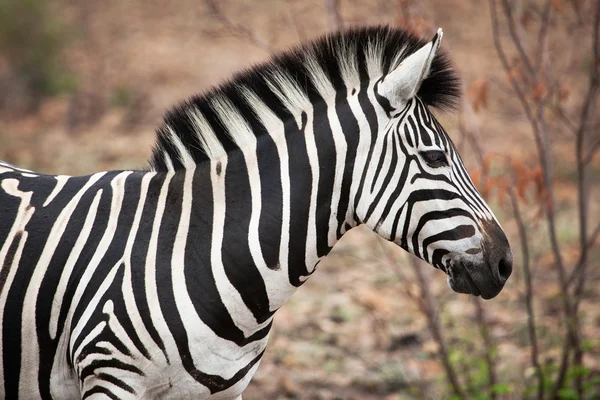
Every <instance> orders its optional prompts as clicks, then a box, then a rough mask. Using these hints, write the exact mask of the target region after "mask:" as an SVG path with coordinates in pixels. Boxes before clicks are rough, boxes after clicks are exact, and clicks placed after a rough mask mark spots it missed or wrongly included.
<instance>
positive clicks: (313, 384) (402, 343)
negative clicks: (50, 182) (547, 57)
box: [0, 0, 600, 400]
mask: <svg viewBox="0 0 600 400" xmlns="http://www.w3.org/2000/svg"><path fill="white" fill-rule="evenodd" d="M404 2H405V1H400V2H392V1H381V0H377V1H375V0H373V1H369V0H348V1H342V5H343V8H342V13H343V18H344V20H345V21H347V22H348V23H353V24H367V23H392V24H397V23H398V22H399V21H402V20H403V18H405V17H406V16H403V15H402V14H401V13H400V12H399V11H398V10H399V7H397V3H398V4H400V3H404ZM97 3H98V4H95V3H92V2H89V4H87V5H83V6H74V5H72V2H67V1H66V0H65V1H62V0H61V1H57V2H55V4H54V6H53V7H55V10H54V12H55V13H56V14H57V15H60V16H61V17H62V18H64V19H65V20H66V21H69V23H70V24H72V25H77V24H78V23H79V24H78V25H77V26H78V27H79V28H78V30H77V33H74V35H73V36H74V40H73V41H72V43H71V44H70V45H69V46H68V48H67V52H66V55H65V57H66V62H67V64H68V65H69V67H70V68H71V70H72V71H73V73H74V75H75V76H77V78H78V83H79V84H78V89H77V91H76V92H75V93H73V94H69V95H64V96H59V97H54V98H51V99H49V100H44V101H42V102H41V104H40V106H39V109H38V110H37V111H33V112H24V111H23V107H21V106H20V103H19V101H20V99H19V98H18V97H15V98H14V99H13V98H9V102H8V103H9V104H12V105H11V106H9V107H7V108H5V109H3V110H0V121H1V122H0V159H3V160H5V161H8V162H11V163H15V164H17V165H19V166H22V167H25V168H29V169H33V170H39V171H43V172H47V173H63V174H70V175H75V174H86V173H91V172H94V171H98V170H104V169H127V168H136V167H138V168H139V167H145V166H146V163H145V160H146V159H147V158H148V157H149V155H150V152H151V146H152V144H153V138H154V133H153V129H154V127H156V126H157V125H158V123H159V121H160V118H161V115H162V114H163V112H164V111H165V110H166V109H167V108H168V107H170V106H171V105H173V104H175V103H176V102H178V101H180V100H182V99H185V98H186V97H188V96H189V95H191V94H194V93H197V92H201V91H203V90H205V89H206V88H208V87H209V86H211V85H213V84H215V83H218V82H219V81H220V80H222V79H224V78H226V77H228V76H230V75H231V74H232V73H233V72H234V71H236V70H239V69H240V68H243V67H246V66H249V65H250V64H252V63H254V62H257V61H260V60H265V59H266V58H267V57H268V56H269V51H267V50H265V49H261V48H259V47H257V46H255V45H253V44H251V43H250V40H248V39H243V38H236V37H235V35H233V36H234V37H232V35H230V34H227V33H224V31H223V29H222V26H223V25H222V23H221V22H220V21H219V20H218V19H217V18H214V16H211V15H209V14H208V11H207V9H206V8H205V7H204V6H203V4H202V3H201V2H197V1H190V0H172V1H169V2H160V1H156V0H146V1H142V0H131V1H128V2H121V1H118V0H109V1H106V2H97ZM219 4H221V5H222V7H223V9H224V10H226V12H227V15H228V16H229V17H230V18H231V20H232V21H234V22H235V23H238V24H240V26H243V27H246V28H248V29H249V31H250V32H253V34H256V35H257V37H259V38H260V40H263V41H265V42H266V43H268V44H269V46H270V48H271V49H272V51H277V50H279V49H284V48H287V47H288V46H289V45H291V44H293V43H297V42H298V41H299V39H302V38H312V37H315V36H317V35H319V34H321V33H323V32H325V31H326V17H325V13H324V9H323V5H322V4H321V2H316V1H276V0H264V1H260V2H258V1H257V2H251V1H235V2H234V1H228V2H221V3H219ZM409 9H410V11H411V15H410V19H411V21H413V23H414V24H415V26H416V28H417V29H421V30H423V31H426V32H431V29H429V30H428V24H429V23H430V24H431V26H441V27H443V29H444V42H443V47H444V48H445V49H446V50H447V51H448V52H449V53H450V54H451V56H452V58H453V60H454V62H455V64H456V66H457V68H458V69H459V70H460V73H461V75H462V77H463V80H464V83H465V87H466V88H471V87H473V86H472V85H473V83H474V82H475V81H476V80H478V79H479V80H488V81H491V82H492V84H491V85H490V88H489V94H488V98H489V104H488V106H487V108H485V109H483V110H480V111H479V112H478V113H471V114H469V115H470V116H469V117H468V118H469V121H470V123H471V124H474V125H475V126H476V127H478V128H479V133H478V134H479V139H480V142H481V144H482V146H483V148H484V151H485V152H486V153H490V152H491V153H496V154H510V155H511V156H512V157H515V158H517V159H522V160H527V159H529V158H531V157H532V155H533V154H534V152H533V141H532V137H531V135H530V133H529V131H528V125H527V123H526V122H525V121H524V118H523V116H522V115H521V113H520V111H519V107H518V106H516V105H514V99H513V98H512V97H511V96H510V95H509V94H507V93H505V92H504V89H502V88H503V87H504V86H505V81H504V76H503V73H502V70H501V67H500V64H499V62H498V59H497V57H496V53H495V51H494V48H493V45H492V37H491V29H490V22H489V10H488V8H487V2H484V1H476V0H469V1H463V0H447V1H444V0H437V1H435V0H423V1H421V2H418V4H417V5H414V4H413V5H412V6H411V7H410V8H409ZM292 15H295V23H294V21H293V20H292V19H291V18H292V17H291V16H292ZM294 25H296V28H294ZM3 65H4V64H3V60H2V54H1V53H0V74H1V73H2V71H3ZM571 83H572V84H573V85H574V87H575V89H576V88H577V85H579V84H580V82H579V81H578V80H574V81H573V82H571ZM575 89H574V90H575ZM9 95H10V94H9ZM0 96H1V95H0ZM122 98H125V100H119V99H122ZM115 99H116V100H115ZM13 100H14V101H13ZM471 100H473V99H472V98H468V99H467V101H468V102H470V101H471ZM111 104H112V106H111ZM466 105H467V106H470V105H472V104H471V103H466ZM463 110H464V109H463ZM463 115H464V114H463ZM441 119H442V122H443V124H444V125H445V127H446V128H447V129H448V131H449V132H450V134H451V136H454V137H455V140H456V141H457V143H458V145H459V147H461V148H464V150H463V156H464V158H465V159H466V161H467V164H468V166H469V165H470V166H471V169H472V170H474V169H476V166H475V162H474V160H475V159H476V157H475V155H474V154H473V151H472V149H471V148H470V147H468V146H467V145H466V144H465V143H464V142H463V140H462V139H461V137H460V136H459V135H458V134H457V133H456V132H457V130H456V129H457V125H458V119H457V117H456V115H451V114H445V115H442V116H441ZM555 145H556V151H557V152H560V153H561V154H562V153H564V157H562V158H561V160H562V161H561V162H562V163H564V165H563V164H561V165H558V168H557V169H558V170H559V172H561V173H562V175H561V174H559V179H560V184H559V186H558V188H557V196H558V197H559V200H560V206H561V209H562V212H561V213H560V216H559V223H560V224H562V225H561V226H562V227H563V228H562V229H561V231H560V235H561V240H562V241H564V242H565V243H567V244H569V243H572V244H573V245H575V243H576V239H577V226H576V224H574V223H571V222H570V221H573V217H574V215H575V214H574V210H573V207H572V204H573V202H574V200H575V197H574V191H573V187H574V181H573V167H572V166H570V164H569V161H571V160H572V159H569V158H568V157H569V156H568V154H570V152H572V148H571V146H572V143H571V142H569V141H568V140H567V141H558V142H557V143H556V144H555ZM595 162H596V167H597V168H596V170H595V171H596V175H595V176H596V178H594V179H596V182H598V181H597V177H598V176H600V172H599V171H600V165H598V160H597V159H596V160H595ZM595 190H596V192H595V193H596V194H598V193H597V187H596V188H595ZM596 198H597V196H596ZM492 205H493V207H494V210H495V211H496V212H497V216H498V218H499V219H500V221H501V222H502V224H503V226H504V227H505V229H506V231H507V233H508V235H509V238H510V240H511V243H512V244H513V251H514V252H515V257H516V260H517V261H518V260H519V254H520V253H519V251H520V249H519V246H518V243H517V242H518V236H517V231H516V227H515V223H514V221H513V220H512V218H511V217H510V212H509V211H508V209H507V208H506V207H502V206H500V205H498V204H496V203H492ZM592 206H593V207H595V213H596V215H597V209H598V204H596V203H595V204H593V205H592ZM524 208H525V214H526V215H525V216H526V219H527V221H528V226H529V228H530V229H531V231H532V233H533V235H538V236H536V239H535V240H533V241H532V244H533V251H534V252H535V254H536V255H537V256H538V261H537V263H535V265H534V267H533V268H534V271H533V273H534V277H533V280H534V286H535V294H536V299H535V307H536V311H537V316H538V319H537V322H538V325H539V335H540V338H541V339H540V340H541V346H542V351H543V357H542V361H543V362H547V363H556V360H557V358H558V356H559V354H560V353H559V351H560V343H561V342H560V340H561V332H562V319H561V318H560V299H559V289H558V286H557V284H556V279H555V276H554V272H553V271H554V270H553V269H552V268H551V262H552V258H551V257H550V256H549V255H548V254H547V253H548V245H547V240H546V235H545V230H544V227H543V225H542V224H541V223H538V222H535V218H534V216H535V214H536V212H537V210H536V209H535V207H529V208H528V207H527V206H524ZM591 223H592V225H593V221H592V222H591ZM537 237H539V239H537ZM566 256H567V257H568V258H574V257H576V256H577V253H576V252H575V251H573V252H571V254H566ZM394 264H395V265H396V267H394V266H393V265H394ZM599 264H600V249H598V248H597V247H596V248H595V249H594V250H593V252H592V263H591V265H590V270H589V282H588V286H587V287H588V289H587V292H586V298H585V301H584V303H583V305H582V312H583V314H582V315H583V317H582V318H583V321H584V322H583V327H584V329H583V333H584V335H585V337H586V338H587V339H589V341H590V342H589V343H590V349H591V350H590V353H588V354H586V364H587V365H588V366H589V367H590V368H592V370H594V371H596V373H598V371H599V369H600V361H599V360H600V340H599V339H598V338H599V335H598V332H599V331H600V308H598V307H597V306H596V305H595V304H596V303H597V301H598V299H599V298H600V297H599V295H600V292H599V289H598V287H599V285H598V283H599V282H600V265H599ZM398 266H399V268H397V267H398ZM422 268H423V271H424V273H425V276H426V277H427V280H428V281H429V282H430V290H431V292H432V293H433V295H434V298H435V299H436V304H437V306H436V316H437V317H438V318H439V319H440V321H441V323H442V326H443V327H444V333H445V335H446V341H447V343H448V346H449V348H451V349H452V360H453V362H454V364H455V365H456V367H457V368H458V370H459V373H460V375H461V379H464V380H466V381H470V382H471V383H472V384H473V386H474V387H478V386H477V385H480V386H481V385H482V383H481V382H480V381H482V380H485V377H486V374H485V371H484V368H483V367H481V366H480V364H481V360H482V359H483V355H484V353H485V351H486V350H485V349H484V348H483V346H482V344H481V339H480V336H479V331H478V329H479V328H478V326H477V324H476V323H475V319H474V318H475V311H474V310H475V306H474V300H473V299H472V298H471V297H469V296H466V295H458V294H455V293H453V292H452V291H451V290H450V289H449V288H448V287H447V285H446V283H445V277H444V276H443V274H442V273H441V272H439V271H435V270H434V269H433V268H431V267H429V266H426V265H423V266H422ZM398 269H399V270H400V273H399V272H398ZM419 290H420V289H419V287H418V285H417V284H416V282H415V279H414V276H413V274H412V273H411V269H410V267H409V256H408V255H406V254H405V253H403V252H402V251H401V250H399V249H396V248H394V247H393V246H390V245H388V244H384V243H382V242H381V241H379V240H377V238H376V237H374V235H373V234H371V233H370V232H366V230H362V229H357V230H356V232H352V233H351V234H348V235H347V236H346V237H344V239H343V240H342V241H341V242H340V243H339V244H338V245H337V246H336V248H335V250H334V251H333V253H332V254H331V255H330V256H329V257H328V259H327V260H326V261H325V262H323V263H322V265H321V266H320V271H319V272H318V273H317V274H316V275H315V277H313V278H312V279H310V280H309V281H308V283H307V284H305V285H304V286H303V287H302V288H301V289H300V290H299V291H298V293H297V294H296V295H295V296H294V297H293V298H292V299H291V300H290V301H289V303H288V304H287V305H286V306H285V307H283V309H281V310H280V311H279V312H278V313H277V316H276V318H275V328H274V331H273V334H272V336H271V341H270V345H269V347H268V350H267V352H266V355H265V357H264V359H263V361H262V364H261V367H260V369H259V371H258V373H257V374H256V376H255V378H254V380H253V382H252V383H251V385H250V386H249V388H248V390H247V392H246V394H245V396H244V399H245V400H253V399H260V400H263V399H290V398H297V399H333V398H339V399H381V398H386V399H404V398H433V399H436V398H440V397H446V396H448V393H449V392H448V385H447V383H446V381H445V380H444V370H443V367H442V365H441V363H440V362H439V359H438V357H437V354H438V350H439V349H438V347H439V346H438V344H437V342H436V341H434V340H433V339H432V337H431V333H430V332H429V330H428V329H427V323H426V319H425V317H424V316H423V315H422V313H420V312H419V311H418V309H417V307H416V305H415V303H414V301H413V300H411V295H410V294H411V293H412V294H413V296H414V295H415V294H416V293H419ZM483 305H484V309H485V320H486V322H487V326H488V327H489V330H490V335H491V337H492V341H493V344H494V345H495V346H496V351H497V358H496V360H497V361H496V362H497V373H498V377H499V382H502V383H507V384H508V387H509V389H510V390H511V391H512V393H513V394H512V395H510V394H509V395H505V396H504V397H502V398H519V396H520V395H519V393H522V388H523V387H524V386H526V385H530V384H531V383H532V381H531V377H532V375H533V372H532V369H531V367H530V364H529V351H528V349H529V348H528V338H527V332H526V313H525V309H524V305H523V277H522V273H521V271H520V270H519V264H518V263H517V265H516V270H515V272H514V274H513V278H512V279H511V281H510V282H509V284H508V285H507V287H506V289H505V290H504V291H503V292H502V293H501V294H500V295H499V296H498V298H496V299H494V300H493V301H489V302H484V304H483ZM465 371H470V373H469V374H466V373H465ZM467 375H468V376H467ZM473 398H475V397H473Z"/></svg>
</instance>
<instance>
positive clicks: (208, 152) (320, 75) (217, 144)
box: [150, 26, 460, 170]
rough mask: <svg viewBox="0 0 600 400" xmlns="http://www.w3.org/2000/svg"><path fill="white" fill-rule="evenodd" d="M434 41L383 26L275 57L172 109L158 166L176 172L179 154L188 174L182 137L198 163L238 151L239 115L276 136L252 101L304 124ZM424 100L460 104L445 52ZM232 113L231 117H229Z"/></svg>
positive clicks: (157, 151) (423, 90) (160, 138)
mask: <svg viewBox="0 0 600 400" xmlns="http://www.w3.org/2000/svg"><path fill="white" fill-rule="evenodd" d="M426 43H427V40H424V39H422V38H420V37H418V36H416V35H414V34H413V33H410V32H408V31H406V30H403V29H398V28H391V27H386V26H378V27H366V28H355V29H350V30H345V31H341V32H337V33H332V34H329V35H326V36H323V37H321V38H319V39H316V40H314V41H312V42H309V43H307V44H304V45H301V46H298V47H296V48H293V49H291V50H288V51H285V52H283V53H280V54H278V55H275V56H273V57H272V58H271V60H270V61H268V62H265V63H262V64H258V65H256V66H254V67H252V68H250V69H247V70H246V71H243V72H241V73H238V74H237V75H234V77H233V78H232V79H230V80H229V81H227V82H225V83H222V84H221V85H219V86H217V87H214V88H212V89H209V90H208V91H206V92H205V93H203V94H200V95H196V96H194V97H192V98H191V99H189V100H188V101H186V102H184V103H182V104H180V105H178V106H177V107H175V108H173V109H172V110H171V111H169V112H168V113H167V114H166V116H165V118H164V123H163V125H162V126H161V127H160V128H159V129H158V131H157V142H156V145H155V148H154V153H153V156H152V158H151V160H150V164H151V167H152V169H155V170H166V169H167V168H170V167H171V166H170V165H169V166H167V164H168V162H167V160H166V159H165V158H164V156H165V154H166V155H170V156H171V157H170V158H171V161H172V162H173V163H174V165H173V166H172V167H174V168H175V169H184V168H186V165H185V163H182V162H180V160H182V154H181V150H182V148H181V147H179V148H174V146H173V143H176V144H179V142H178V141H177V140H175V141H174V140H173V138H174V136H176V137H177V138H178V139H180V140H181V143H182V145H183V148H185V149H187V151H188V153H189V155H190V157H191V158H192V159H193V160H194V161H195V162H196V163H199V162H202V161H206V160H209V159H214V158H216V157H220V156H223V155H224V154H225V153H226V152H227V151H229V149H231V148H232V146H233V147H239V145H238V143H236V142H237V141H238V140H239V139H241V138H239V137H236V134H235V133H233V132H229V131H228V129H229V128H230V127H231V126H229V127H228V126H224V124H222V123H221V121H224V120H228V121H232V118H231V113H232V112H233V113H235V114H236V116H235V118H234V119H233V120H234V121H237V122H236V124H234V125H239V124H244V122H243V121H247V122H248V126H249V127H252V131H253V132H252V133H253V134H254V135H256V136H259V135H261V134H268V133H269V129H268V127H266V126H262V127H261V126H260V125H262V124H261V122H262V121H263V120H264V119H265V118H266V117H265V116H262V115H257V109H256V107H254V106H253V104H252V103H251V102H249V99H250V98H258V99H260V100H261V101H262V103H264V105H265V106H266V107H267V108H268V109H270V110H271V111H272V113H273V115H275V116H276V117H277V118H278V119H280V120H283V121H285V120H288V119H290V118H298V116H299V114H300V111H302V109H304V110H305V109H306V108H307V107H310V106H311V104H312V103H315V102H316V101H320V100H322V99H325V100H328V99H331V98H332V97H334V96H335V95H336V94H337V93H338V92H344V93H345V92H349V91H351V90H354V89H359V88H360V87H364V85H365V84H367V83H368V82H369V81H372V80H375V79H378V78H379V77H381V76H383V75H385V74H387V73H388V72H389V71H391V70H392V69H394V68H395V67H397V66H398V65H399V64H400V63H401V62H402V61H403V60H404V59H405V58H406V57H408V56H409V55H411V54H412V53H414V52H415V51H417V50H418V49H419V48H421V47H422V46H424V45H425V44H426ZM417 96H418V97H419V98H420V99H421V100H422V101H423V102H424V103H425V104H427V105H428V106H432V107H436V108H442V109H443V108H454V107H455V106H456V105H457V104H458V100H459V98H460V83H459V79H458V76H457V74H456V73H455V72H454V71H453V69H452V68H451V63H450V61H449V59H448V57H447V56H446V55H445V53H444V52H442V51H439V52H438V53H437V55H436V57H435V59H434V61H433V63H432V66H431V70H430V73H429V75H428V77H427V78H426V79H425V80H424V81H423V82H422V84H421V87H420V89H419V92H418V93H417ZM224 105H225V106H224ZM224 112H227V113H229V115H228V116H224V115H223V113H224ZM198 116H202V117H203V118H199V117H198ZM269 118H270V116H269ZM199 122H200V123H199ZM225 125H227V124H225ZM228 125H231V124H228ZM257 126H258V128H257ZM185 158H186V161H189V159H187V156H185Z"/></svg>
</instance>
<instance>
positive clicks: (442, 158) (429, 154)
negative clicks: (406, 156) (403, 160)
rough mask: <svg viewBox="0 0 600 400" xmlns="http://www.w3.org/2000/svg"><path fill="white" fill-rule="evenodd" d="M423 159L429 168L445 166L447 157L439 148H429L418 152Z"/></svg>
mask: <svg viewBox="0 0 600 400" xmlns="http://www.w3.org/2000/svg"><path fill="white" fill-rule="evenodd" d="M419 154H420V155H421V157H422V158H423V160H424V161H425V163H426V164H427V165H429V166H430V167H431V168H440V167H447V166H448V165H449V164H448V158H447V157H446V154H445V153H444V152H443V151H440V150H429V151H421V152H419Z"/></svg>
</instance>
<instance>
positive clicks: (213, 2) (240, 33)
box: [204, 0, 273, 52]
mask: <svg viewBox="0 0 600 400" xmlns="http://www.w3.org/2000/svg"><path fill="white" fill-rule="evenodd" d="M204 1H205V3H206V6H207V7H208V9H209V10H210V11H211V12H212V13H213V15H214V17H215V18H216V19H217V20H219V22H221V24H222V25H223V27H224V28H225V29H226V30H227V31H228V32H229V33H230V34H231V35H232V36H234V37H237V38H238V39H242V40H245V41H247V42H249V43H250V44H252V45H254V46H256V47H259V48H261V49H263V50H265V51H268V52H271V51H272V50H273V49H272V47H271V45H270V44H269V43H267V42H266V41H265V40H264V39H262V38H261V37H259V36H258V35H257V34H256V33H255V32H253V31H252V30H250V29H248V28H247V27H245V26H243V25H241V24H238V23H236V22H234V21H233V20H231V18H229V17H228V16H227V15H226V14H225V13H224V12H223V10H222V9H221V7H220V5H219V2H218V1H217V0H204Z"/></svg>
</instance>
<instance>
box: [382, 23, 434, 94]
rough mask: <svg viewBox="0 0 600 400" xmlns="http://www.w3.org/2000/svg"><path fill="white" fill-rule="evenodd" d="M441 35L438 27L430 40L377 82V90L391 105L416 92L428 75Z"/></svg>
mask: <svg viewBox="0 0 600 400" xmlns="http://www.w3.org/2000/svg"><path fill="white" fill-rule="evenodd" d="M442 36H443V33H442V28H438V30H437V33H436V34H435V36H434V37H433V39H431V42H429V43H427V44H426V45H425V46H423V47H421V48H420V49H419V50H417V51H416V52H414V53H413V54H411V55H410V56H408V57H407V58H406V59H404V60H403V61H402V63H401V64H400V65H399V66H398V67H396V69H394V70H393V71H391V72H390V73H389V74H387V75H386V76H385V77H384V78H383V81H381V83H380V84H379V92H380V94H381V95H382V96H384V97H386V98H387V99H388V100H390V103H391V104H392V105H394V104H401V103H404V102H406V101H407V100H409V99H411V98H413V97H414V96H415V95H416V94H417V92H418V91H419V88H420V87H421V82H423V79H425V78H427V76H428V75H429V70H430V68H431V63H432V62H433V59H434V58H435V55H436V53H437V51H438V49H439V47H440V42H441V41H442Z"/></svg>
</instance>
